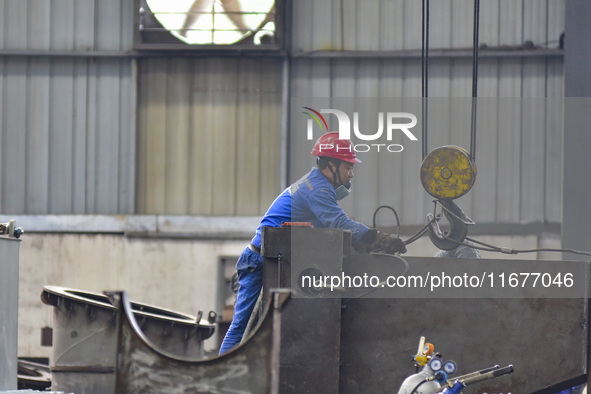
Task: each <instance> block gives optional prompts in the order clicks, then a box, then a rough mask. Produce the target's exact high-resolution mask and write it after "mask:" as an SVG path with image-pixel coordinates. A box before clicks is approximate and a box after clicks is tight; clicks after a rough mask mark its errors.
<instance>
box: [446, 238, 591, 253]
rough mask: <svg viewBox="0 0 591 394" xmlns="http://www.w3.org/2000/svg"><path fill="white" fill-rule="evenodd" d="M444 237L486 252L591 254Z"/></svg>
mask: <svg viewBox="0 0 591 394" xmlns="http://www.w3.org/2000/svg"><path fill="white" fill-rule="evenodd" d="M442 236H443V238H445V239H447V240H448V241H451V242H453V243H455V244H457V245H458V246H460V245H464V246H468V247H471V248H474V249H478V250H484V251H486V252H498V253H505V254H519V253H535V252H558V253H573V254H580V255H583V256H591V253H590V252H585V251H582V250H574V249H558V248H556V249H554V248H535V249H512V248H504V247H498V246H494V245H490V244H487V243H484V242H481V241H477V240H475V239H473V238H468V237H466V238H465V239H466V240H468V241H470V242H472V243H475V244H478V245H482V246H474V245H470V244H467V243H465V242H460V241H457V240H455V239H453V238H449V237H447V236H445V234H442Z"/></svg>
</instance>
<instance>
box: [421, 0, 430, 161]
mask: <svg viewBox="0 0 591 394" xmlns="http://www.w3.org/2000/svg"><path fill="white" fill-rule="evenodd" d="M422 25H423V26H422V27H423V32H422V44H421V97H422V106H421V126H422V133H423V141H422V146H423V160H425V157H427V153H428V151H427V122H428V119H427V117H428V112H429V111H428V109H429V107H428V103H427V99H428V97H429V0H423V24H422Z"/></svg>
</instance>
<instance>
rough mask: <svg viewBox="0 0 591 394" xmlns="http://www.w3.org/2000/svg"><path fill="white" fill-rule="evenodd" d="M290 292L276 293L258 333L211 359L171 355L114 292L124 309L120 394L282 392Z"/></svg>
mask: <svg viewBox="0 0 591 394" xmlns="http://www.w3.org/2000/svg"><path fill="white" fill-rule="evenodd" d="M288 294H289V292H281V291H277V292H274V293H273V295H272V302H271V303H270V305H271V308H268V309H267V310H266V312H265V313H264V315H263V318H262V319H261V322H260V324H259V325H258V326H257V328H256V329H255V330H254V331H253V333H252V335H251V336H250V337H249V338H248V339H247V340H246V341H245V342H244V343H243V344H241V345H240V346H238V347H236V348H235V349H233V350H232V351H230V352H228V353H226V354H224V355H222V356H220V357H217V358H213V359H210V360H195V359H190V358H188V357H178V356H175V355H173V354H170V353H169V352H167V351H166V350H164V349H163V348H161V347H159V346H158V345H157V344H155V343H153V342H152V341H151V340H150V338H148V336H147V335H145V334H144V332H143V331H142V329H141V328H140V325H139V322H138V320H137V315H136V316H134V314H133V313H132V309H131V304H130V303H129V301H128V298H127V294H126V293H124V292H116V293H112V294H110V295H111V297H113V299H114V301H115V304H117V305H120V307H119V318H118V321H119V323H118V324H117V326H118V327H119V340H118V347H117V358H118V360H119V362H118V364H117V371H116V375H117V378H116V381H117V383H116V390H115V392H116V393H119V394H132V393H148V392H149V393H168V394H173V393H196V394H198V393H235V394H240V393H243V394H247V393H261V394H263V393H265V394H266V393H272V394H277V393H278V392H279V390H278V387H279V375H278V374H279V362H278V358H279V346H280V345H279V341H280V324H281V310H282V308H283V304H284V303H285V302H286V300H287V299H288Z"/></svg>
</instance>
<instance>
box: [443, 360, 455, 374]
mask: <svg viewBox="0 0 591 394" xmlns="http://www.w3.org/2000/svg"><path fill="white" fill-rule="evenodd" d="M456 369H457V365H456V363H455V362H453V361H451V360H450V361H447V362H446V363H445V364H443V370H444V371H445V372H446V373H448V374H452V373H454V372H456Z"/></svg>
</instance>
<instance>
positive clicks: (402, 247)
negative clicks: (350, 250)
mask: <svg viewBox="0 0 591 394" xmlns="http://www.w3.org/2000/svg"><path fill="white" fill-rule="evenodd" d="M371 251H372V252H383V253H388V254H394V253H406V244H405V243H404V241H403V240H401V239H400V238H398V237H397V236H395V235H392V234H388V233H384V232H382V231H378V233H377V234H376V239H375V241H374V242H373V244H372V245H371Z"/></svg>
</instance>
